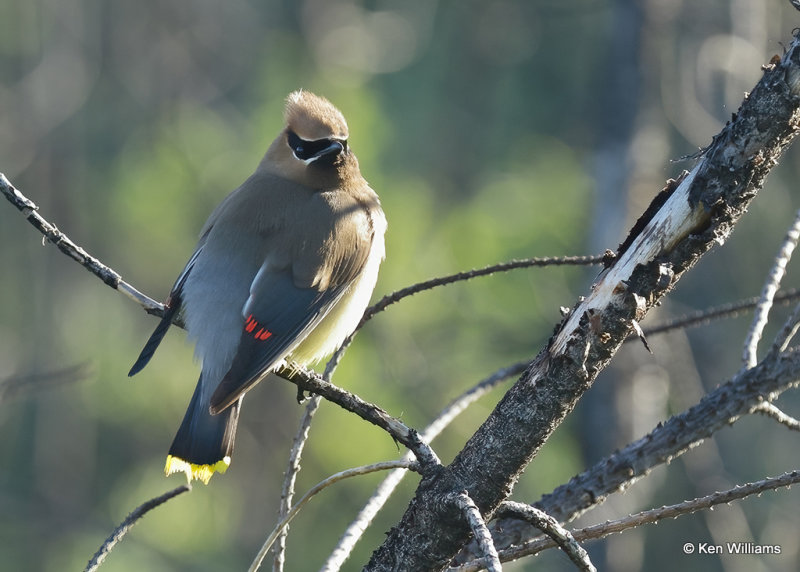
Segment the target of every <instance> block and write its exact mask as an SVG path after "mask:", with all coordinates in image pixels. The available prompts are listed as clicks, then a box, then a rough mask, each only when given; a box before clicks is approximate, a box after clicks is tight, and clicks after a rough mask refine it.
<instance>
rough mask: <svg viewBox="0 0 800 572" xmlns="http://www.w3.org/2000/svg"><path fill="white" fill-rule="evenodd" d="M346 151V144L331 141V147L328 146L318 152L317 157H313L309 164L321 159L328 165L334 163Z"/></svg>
mask: <svg viewBox="0 0 800 572" xmlns="http://www.w3.org/2000/svg"><path fill="white" fill-rule="evenodd" d="M344 150H345V143H343V142H341V141H336V140H333V141H331V144H330V145H328V146H327V147H325V148H324V149H321V150H320V151H317V153H316V155H314V156H313V157H311V160H310V161H309V163H314V162H316V161H317V160H319V159H322V160H323V161H324V162H327V163H332V162H333V161H335V160H336V157H338V156H339V155H341V154H342V153H343V152H344Z"/></svg>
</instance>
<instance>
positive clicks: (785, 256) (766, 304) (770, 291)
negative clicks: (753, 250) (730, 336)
mask: <svg viewBox="0 0 800 572" xmlns="http://www.w3.org/2000/svg"><path fill="white" fill-rule="evenodd" d="M798 239H800V211H798V212H797V214H796V215H795V219H794V223H793V224H792V226H791V227H790V228H789V231H788V232H787V233H786V238H784V240H783V243H782V244H781V247H780V249H779V250H778V254H777V256H776V257H775V261H774V263H773V264H772V268H771V269H770V272H769V276H768V277H767V280H766V282H765V283H764V288H763V289H762V290H761V299H760V300H759V302H758V305H757V306H756V312H755V315H754V316H753V323H752V325H751V326H750V330H749V331H748V332H747V338H746V340H745V343H744V352H743V355H742V367H744V368H745V369H746V368H751V367H753V366H755V365H756V363H758V355H757V353H758V342H759V341H760V340H761V336H762V335H763V333H764V328H765V327H766V325H767V321H768V319H769V311H770V309H772V301H773V299H774V298H775V293H776V292H777V291H778V288H780V285H781V280H783V277H784V275H785V274H786V265H787V264H789V261H790V260H791V258H792V252H793V251H794V249H795V247H796V246H797V241H798Z"/></svg>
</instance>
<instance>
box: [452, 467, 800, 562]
mask: <svg viewBox="0 0 800 572" xmlns="http://www.w3.org/2000/svg"><path fill="white" fill-rule="evenodd" d="M797 483H800V471H797V470H795V471H791V472H788V473H784V474H783V475H780V476H778V477H770V478H767V479H763V480H760V481H756V482H753V483H748V484H745V485H741V486H737V487H734V488H732V489H729V490H726V491H722V492H718V493H713V494H710V495H706V496H704V497H699V498H696V499H692V500H688V501H684V502H681V503H677V504H673V505H670V506H665V507H661V508H656V509H651V510H645V511H642V512H639V513H636V514H633V515H630V516H626V517H624V518H620V519H618V520H613V521H609V522H604V523H601V524H595V525H592V526H587V527H585V528H580V529H578V530H573V531H572V536H573V537H574V538H575V540H576V541H577V542H586V541H588V540H596V539H599V538H603V537H605V536H608V535H609V534H613V533H617V532H623V531H625V530H628V529H630V528H635V527H637V526H642V525H644V524H652V523H655V522H658V521H660V520H664V519H668V518H677V517H679V516H684V515H687V514H692V513H694V512H697V511H700V510H705V509H708V508H711V507H714V506H718V505H721V504H728V503H731V502H734V501H737V500H741V499H744V498H747V497H749V496H753V495H760V494H762V493H764V492H766V491H771V490H776V489H779V488H783V487H790V486H791V485H794V484H797ZM556 546H558V545H557V544H556V543H555V541H553V539H552V538H549V537H543V536H540V537H537V538H535V539H533V540H530V541H528V542H526V543H524V544H521V545H519V546H515V547H513V548H509V549H506V550H501V551H500V552H499V556H500V560H501V561H503V562H510V561H512V560H517V559H519V558H522V557H523V556H530V555H533V554H538V553H540V552H542V551H543V550H546V549H548V548H555V547H556ZM481 569H482V568H481V561H480V560H479V559H478V560H473V561H471V562H468V563H466V564H464V565H462V566H458V567H455V568H450V569H449V570H448V572H477V571H478V570H481Z"/></svg>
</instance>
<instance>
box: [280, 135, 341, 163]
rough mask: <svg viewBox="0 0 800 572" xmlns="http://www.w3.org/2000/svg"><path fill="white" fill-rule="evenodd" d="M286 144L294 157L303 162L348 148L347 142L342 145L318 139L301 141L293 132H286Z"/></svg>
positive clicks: (335, 141)
mask: <svg viewBox="0 0 800 572" xmlns="http://www.w3.org/2000/svg"><path fill="white" fill-rule="evenodd" d="M286 142H287V143H288V144H289V147H291V149H292V151H293V152H294V156H295V157H297V158H298V159H300V160H301V161H308V160H310V159H314V158H319V157H321V156H322V155H329V154H331V153H332V152H334V153H335V152H337V151H341V150H342V148H346V147H345V145H346V142H345V143H342V142H340V141H338V140H335V139H317V140H315V141H306V140H305V139H301V138H300V136H299V135H297V133H295V132H294V131H291V130H287V132H286Z"/></svg>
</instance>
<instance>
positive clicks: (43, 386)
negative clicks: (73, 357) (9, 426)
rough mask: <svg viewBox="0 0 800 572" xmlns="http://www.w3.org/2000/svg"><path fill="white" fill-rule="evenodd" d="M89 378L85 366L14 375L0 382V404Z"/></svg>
mask: <svg viewBox="0 0 800 572" xmlns="http://www.w3.org/2000/svg"><path fill="white" fill-rule="evenodd" d="M87 377H89V368H88V366H87V365H86V364H79V365H73V366H70V367H65V368H64V369H59V370H56V371H48V372H43V373H34V374H29V375H14V376H11V377H8V378H6V379H3V380H0V403H3V401H5V400H7V399H13V398H15V397H18V396H20V395H26V394H31V393H35V392H38V391H44V390H49V389H53V388H55V387H58V386H61V385H66V384H69V383H75V382H76V381H78V380H80V379H85V378H87Z"/></svg>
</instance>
